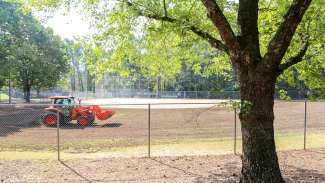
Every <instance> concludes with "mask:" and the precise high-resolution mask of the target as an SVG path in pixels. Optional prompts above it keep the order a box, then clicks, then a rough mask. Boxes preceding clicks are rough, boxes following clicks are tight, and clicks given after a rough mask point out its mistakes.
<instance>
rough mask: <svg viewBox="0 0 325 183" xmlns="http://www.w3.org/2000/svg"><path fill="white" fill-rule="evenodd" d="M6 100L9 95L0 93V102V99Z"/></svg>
mask: <svg viewBox="0 0 325 183" xmlns="http://www.w3.org/2000/svg"><path fill="white" fill-rule="evenodd" d="M8 100H9V96H8V95H7V94H4V93H0V102H1V101H8Z"/></svg>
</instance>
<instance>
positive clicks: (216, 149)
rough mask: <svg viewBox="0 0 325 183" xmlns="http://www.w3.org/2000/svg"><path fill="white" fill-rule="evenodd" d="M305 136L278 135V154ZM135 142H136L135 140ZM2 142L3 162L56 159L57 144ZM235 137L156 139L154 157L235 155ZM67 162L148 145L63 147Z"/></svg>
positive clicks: (319, 138) (123, 142) (139, 153)
mask: <svg viewBox="0 0 325 183" xmlns="http://www.w3.org/2000/svg"><path fill="white" fill-rule="evenodd" d="M324 139H325V131H317V132H309V133H308V134H307V148H308V149H317V148H325V140H324ZM303 140H304V139H303V134H297V133H287V134H283V135H278V136H276V146H277V150H278V151H286V150H297V149H303ZM134 142H135V141H134ZM15 143H16V144H9V142H8V143H0V149H1V151H0V159H5V160H17V159H25V160H26V159H29V160H37V159H40V160H55V159H56V158H57V154H56V145H55V144H51V145H47V144H43V145H40V144H37V145H35V144H20V143H18V142H15ZM233 147H234V141H233V139H232V138H179V139H172V140H170V139H167V138H166V139H159V140H156V139H152V143H151V155H152V156H182V155H218V154H230V153H233V152H234V150H233ZM236 148H237V152H238V153H240V152H241V139H237V147H236ZM61 149H62V151H61V157H62V158H63V159H78V158H103V157H145V156H147V149H148V147H147V142H144V141H142V142H135V143H131V142H130V139H120V140H116V139H114V140H112V139H110V140H109V139H108V140H97V141H96V140H93V141H87V142H77V143H73V142H69V143H62V144H61Z"/></svg>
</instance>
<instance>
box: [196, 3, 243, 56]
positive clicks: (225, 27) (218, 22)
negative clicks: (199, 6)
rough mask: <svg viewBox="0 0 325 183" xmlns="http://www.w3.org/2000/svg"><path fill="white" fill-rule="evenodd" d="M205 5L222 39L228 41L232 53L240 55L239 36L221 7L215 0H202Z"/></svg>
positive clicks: (227, 44)
mask: <svg viewBox="0 0 325 183" xmlns="http://www.w3.org/2000/svg"><path fill="white" fill-rule="evenodd" d="M201 1H202V3H203V5H204V6H205V7H206V9H207V12H208V17H209V18H210V19H211V21H212V23H213V24H214V25H215V26H216V28H217V29H218V30H219V33H220V36H221V38H222V40H223V41H224V42H225V43H226V46H227V47H228V48H229V52H230V54H231V55H233V56H235V55H238V54H236V53H238V52H239V51H240V46H239V44H238V42H237V38H236V36H235V34H234V32H233V30H232V29H231V26H230V24H229V22H228V21H227V19H226V17H225V16H224V14H223V13H222V11H221V9H220V7H219V6H218V4H217V3H216V1H215V0H201Z"/></svg>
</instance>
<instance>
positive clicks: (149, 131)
mask: <svg viewBox="0 0 325 183" xmlns="http://www.w3.org/2000/svg"><path fill="white" fill-rule="evenodd" d="M150 146H151V104H148V157H149V158H150V156H151V147H150Z"/></svg>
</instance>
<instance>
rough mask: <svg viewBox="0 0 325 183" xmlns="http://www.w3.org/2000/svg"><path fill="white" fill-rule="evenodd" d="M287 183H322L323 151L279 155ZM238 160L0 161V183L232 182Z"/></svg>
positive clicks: (228, 157) (236, 175) (229, 157)
mask: <svg viewBox="0 0 325 183" xmlns="http://www.w3.org/2000/svg"><path fill="white" fill-rule="evenodd" d="M279 162H280V166H281V169H282V173H283V175H284V177H285V179H286V180H287V182H288V183H323V182H325V149H323V150H310V151H287V152H281V153H279ZM240 166H241V165H240V157H239V156H235V155H222V156H176V157H155V158H151V159H150V158H105V159H78V160H68V161H64V162H61V163H60V162H57V161H53V162H48V161H45V162H42V161H27V160H16V161H8V160H0V182H5V183H9V182H13V183H14V182H15V183H21V182H24V183H48V182H65V183H75V182H85V183H90V182H92V183H95V182H125V183H126V182H139V183H161V182H164V183H187V182H195V183H212V182H213V183H219V182H228V183H230V182H238V179H239V174H240Z"/></svg>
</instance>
